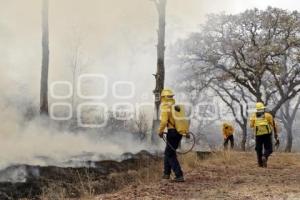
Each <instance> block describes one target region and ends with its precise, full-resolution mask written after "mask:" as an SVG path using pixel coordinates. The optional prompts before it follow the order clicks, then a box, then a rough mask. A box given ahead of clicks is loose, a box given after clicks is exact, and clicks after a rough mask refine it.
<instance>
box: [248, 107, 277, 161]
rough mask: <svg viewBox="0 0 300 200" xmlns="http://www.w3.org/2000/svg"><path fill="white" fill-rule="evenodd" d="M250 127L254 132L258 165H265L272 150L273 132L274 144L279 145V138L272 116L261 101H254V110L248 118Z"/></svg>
mask: <svg viewBox="0 0 300 200" xmlns="http://www.w3.org/2000/svg"><path fill="white" fill-rule="evenodd" d="M250 127H251V128H253V130H254V134H255V141H256V145H255V150H256V153H257V162H258V166H259V167H267V162H268V158H269V156H270V155H271V154H272V152H273V142H272V135H273V133H274V138H275V141H276V143H275V145H279V139H278V134H277V128H276V124H275V121H274V118H273V116H272V115H271V114H270V113H268V112H266V107H265V105H264V104H263V103H262V102H258V103H256V112H255V113H253V114H252V116H251V118H250Z"/></svg>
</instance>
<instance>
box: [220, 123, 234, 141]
mask: <svg viewBox="0 0 300 200" xmlns="http://www.w3.org/2000/svg"><path fill="white" fill-rule="evenodd" d="M226 127H227V128H226ZM222 131H223V136H224V138H225V139H226V138H227V137H228V136H230V135H233V132H234V128H233V126H232V125H230V124H227V123H224V124H223V130H222Z"/></svg>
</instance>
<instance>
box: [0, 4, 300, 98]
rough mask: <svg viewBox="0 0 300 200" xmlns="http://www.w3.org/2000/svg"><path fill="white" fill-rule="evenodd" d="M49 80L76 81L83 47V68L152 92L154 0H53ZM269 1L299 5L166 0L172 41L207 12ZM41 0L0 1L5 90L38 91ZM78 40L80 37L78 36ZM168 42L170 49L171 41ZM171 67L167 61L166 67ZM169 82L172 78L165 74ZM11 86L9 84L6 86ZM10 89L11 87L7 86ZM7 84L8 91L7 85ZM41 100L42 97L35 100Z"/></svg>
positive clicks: (0, 60)
mask: <svg viewBox="0 0 300 200" xmlns="http://www.w3.org/2000/svg"><path fill="white" fill-rule="evenodd" d="M49 2H50V11H49V12H50V14H49V20H50V25H49V26H50V53H51V57H50V82H52V81H55V80H71V79H70V78H71V76H70V68H69V63H70V58H71V57H72V55H73V54H74V52H75V50H74V47H73V46H74V44H75V45H76V44H80V56H79V63H80V65H81V68H82V71H83V72H84V73H94V72H96V73H103V74H107V76H108V78H109V81H110V83H111V82H113V81H115V80H126V81H127V80H128V81H133V82H134V83H135V84H136V87H137V92H139V94H141V92H143V93H146V94H150V95H151V92H152V89H153V85H154V79H153V77H152V75H151V74H152V73H154V72H155V68H156V66H155V65H156V60H155V59H156V46H155V45H156V41H157V34H156V29H157V13H156V10H155V7H154V4H153V3H152V2H150V1H149V0H49ZM267 6H273V7H281V8H284V9H299V8H300V2H299V1H297V0H284V1H283V0H168V5H167V29H166V31H167V33H166V34H167V38H166V40H167V41H166V42H167V44H170V43H172V42H174V41H175V40H176V39H177V38H178V37H184V36H186V35H187V34H188V33H189V32H191V31H195V30H197V28H198V27H199V24H201V23H203V22H204V21H205V15H206V14H208V13H213V12H221V11H225V12H226V13H237V12H241V11H243V10H245V9H249V8H253V7H257V8H261V9H264V8H266V7H267ZM40 15H41V0H0V44H1V45H0V73H1V82H0V83H1V86H0V89H1V94H6V93H8V95H9V94H10V93H11V92H13V91H14V92H16V91H17V90H16V87H18V88H22V89H23V90H24V93H26V94H29V95H31V96H33V97H38V95H39V79H40V63H41V30H40V24H41V21H40ZM78 38H79V39H78ZM167 47H168V46H167ZM167 67H168V66H167ZM167 79H168V77H167ZM8 85H9V86H8ZM10 87H11V88H10ZM8 88H10V89H8ZM36 99H37V100H38V98H36Z"/></svg>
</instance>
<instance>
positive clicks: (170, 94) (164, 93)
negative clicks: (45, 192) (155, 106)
mask: <svg viewBox="0 0 300 200" xmlns="http://www.w3.org/2000/svg"><path fill="white" fill-rule="evenodd" d="M160 96H161V97H168V98H172V97H173V96H174V93H173V92H172V90H170V89H163V91H162V92H161V95H160Z"/></svg>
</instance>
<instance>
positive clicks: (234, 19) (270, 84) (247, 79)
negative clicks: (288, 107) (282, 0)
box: [183, 8, 300, 115]
mask: <svg viewBox="0 0 300 200" xmlns="http://www.w3.org/2000/svg"><path fill="white" fill-rule="evenodd" d="M299 24H300V17H299V13H298V12H296V11H294V12H288V11H285V10H280V9H275V8H268V9H267V10H265V11H260V10H257V9H253V10H247V11H245V12H244V13H241V14H237V15H226V14H220V15H211V16H210V17H209V19H208V21H207V23H206V24H205V25H204V26H203V31H202V32H201V33H196V34H193V35H191V37H190V38H189V39H188V40H186V45H187V46H186V47H185V51H183V57H184V59H188V60H189V61H190V62H194V63H197V64H198V65H204V66H210V67H211V69H212V70H214V72H213V74H222V75H223V76H225V77H226V78H227V79H230V80H231V81H232V82H233V83H235V84H239V85H240V86H241V87H242V88H243V89H244V90H246V92H249V93H251V94H252V95H253V96H254V97H255V98H256V99H255V100H256V101H262V102H265V103H266V105H269V107H272V109H271V110H270V112H271V114H273V115H275V114H276V112H277V111H278V110H279V109H280V107H281V106H282V105H283V104H284V103H285V102H286V101H288V100H289V99H292V98H294V97H295V96H296V95H297V93H298V92H299V91H300V88H299V85H300V79H299V77H300V76H299V75H300V65H299V61H300V56H299V55H300V34H299V33H300V26H299ZM274 95H277V96H278V97H279V100H278V101H276V102H275V101H272V96H274Z"/></svg>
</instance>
